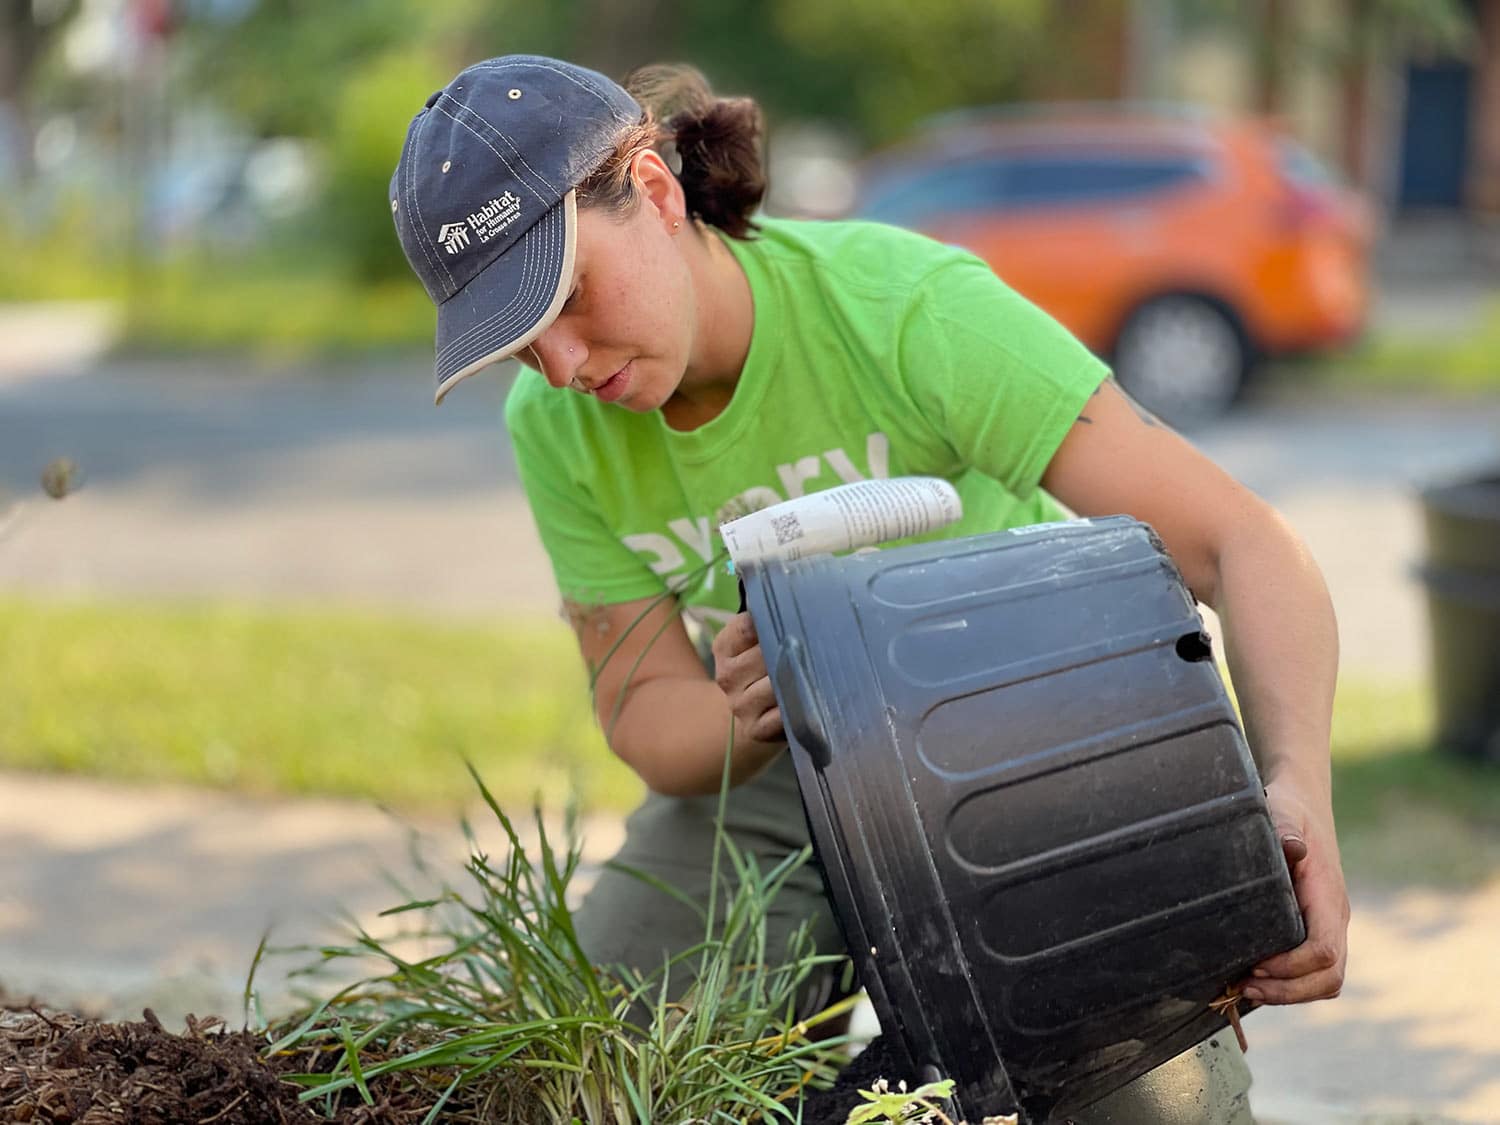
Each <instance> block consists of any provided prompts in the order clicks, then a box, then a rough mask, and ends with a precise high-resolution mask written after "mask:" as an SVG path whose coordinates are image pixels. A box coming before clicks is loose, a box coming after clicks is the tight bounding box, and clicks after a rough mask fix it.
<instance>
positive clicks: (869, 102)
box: [772, 0, 1048, 138]
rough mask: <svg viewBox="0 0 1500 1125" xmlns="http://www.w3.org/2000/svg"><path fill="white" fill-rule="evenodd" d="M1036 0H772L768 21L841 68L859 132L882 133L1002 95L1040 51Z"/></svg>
mask: <svg viewBox="0 0 1500 1125" xmlns="http://www.w3.org/2000/svg"><path fill="white" fill-rule="evenodd" d="M1047 7H1048V5H1047V4H1046V3H1044V2H1043V0H928V2H927V3H923V4H912V3H910V2H909V0H775V3H774V5H773V8H772V11H773V13H774V15H773V19H774V21H775V24H776V27H777V28H778V30H779V31H780V33H781V34H782V35H784V36H785V38H786V40H787V41H788V43H790V44H791V45H793V46H795V47H796V48H797V49H798V50H799V51H800V52H801V53H802V54H803V55H805V56H806V57H807V58H809V59H810V60H813V61H815V62H821V63H823V64H824V65H828V66H833V67H836V68H838V69H839V70H840V71H842V74H843V76H844V77H845V78H846V79H847V80H848V81H849V82H850V84H851V89H852V93H853V102H852V108H853V109H854V111H855V116H856V120H857V122H858V123H859V124H860V125H861V126H863V128H864V131H865V133H866V134H867V136H870V137H873V138H886V137H889V136H892V135H894V134H897V133H901V132H904V131H905V130H906V129H907V128H909V127H910V126H911V125H912V124H913V123H914V122H916V121H918V120H919V119H921V118H923V117H925V116H928V115H930V114H932V113H935V112H937V111H940V110H944V109H950V108H952V107H954V106H962V105H968V104H973V103H981V102H995V101H1003V100H1007V99H1011V98H1014V97H1016V96H1017V95H1018V94H1019V93H1020V86H1019V81H1018V80H1019V76H1020V74H1021V72H1022V70H1023V68H1024V66H1025V65H1026V63H1027V62H1028V60H1030V59H1032V58H1034V57H1035V55H1036V53H1037V52H1039V51H1043V50H1045V47H1046V44H1045V43H1044V42H1043V38H1044V36H1043V32H1044V30H1045V28H1046V15H1047Z"/></svg>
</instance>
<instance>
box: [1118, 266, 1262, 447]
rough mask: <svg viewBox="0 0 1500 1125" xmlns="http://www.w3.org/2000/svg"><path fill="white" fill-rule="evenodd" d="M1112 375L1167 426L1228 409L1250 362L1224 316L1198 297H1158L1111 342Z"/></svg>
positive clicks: (1241, 338) (1241, 340)
mask: <svg viewBox="0 0 1500 1125" xmlns="http://www.w3.org/2000/svg"><path fill="white" fill-rule="evenodd" d="M1114 360H1115V378H1117V379H1118V380H1119V381H1120V385H1121V386H1123V387H1124V388H1125V389H1126V390H1127V391H1128V392H1129V393H1130V395H1131V397H1132V398H1134V399H1135V400H1136V401H1137V402H1139V403H1140V404H1141V405H1142V406H1144V407H1145V408H1146V409H1147V410H1150V411H1151V412H1152V413H1153V414H1156V415H1158V416H1159V417H1161V418H1162V419H1163V420H1165V421H1166V422H1169V423H1171V424H1172V425H1179V426H1180V425H1190V424H1192V423H1194V422H1201V421H1205V420H1207V419H1209V418H1213V417H1216V416H1217V415H1219V414H1222V413H1223V412H1224V411H1225V410H1227V409H1228V408H1229V405H1230V403H1232V402H1233V401H1234V400H1235V398H1236V396H1237V395H1238V394H1239V393H1240V389H1241V388H1242V387H1243V386H1244V383H1245V375H1246V373H1247V371H1248V369H1249V366H1250V349H1249V348H1248V346H1247V345H1246V343H1245V338H1244V336H1243V335H1242V334H1241V332H1240V329H1239V326H1238V325H1237V324H1235V322H1234V321H1233V320H1232V319H1231V318H1230V316H1229V315H1228V314H1227V313H1225V312H1224V310H1222V309H1220V308H1219V307H1218V306H1216V305H1214V304H1213V303H1212V302H1210V301H1206V300H1204V299H1203V298H1201V297H1188V296H1177V297H1158V298H1156V299H1155V300H1152V301H1148V302H1147V303H1146V304H1144V305H1142V306H1141V307H1140V308H1138V309H1136V310H1135V312H1133V313H1131V315H1130V318H1129V319H1128V320H1127V321H1126V322H1125V327H1124V328H1122V329H1121V330H1120V336H1119V339H1118V340H1117V341H1116V343H1115V356H1114Z"/></svg>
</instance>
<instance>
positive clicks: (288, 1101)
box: [0, 1007, 425, 1125]
mask: <svg viewBox="0 0 1500 1125" xmlns="http://www.w3.org/2000/svg"><path fill="white" fill-rule="evenodd" d="M144 1015H145V1018H144V1019H143V1020H141V1021H140V1022H138V1023H99V1022H97V1021H94V1020H86V1019H82V1018H80V1017H78V1016H75V1015H71V1014H68V1013H65V1012H53V1011H47V1010H45V1009H42V1008H36V1007H33V1008H29V1009H22V1010H18V1009H11V1010H8V1011H0V1121H5V1122H26V1123H28V1125H32V1123H35V1125H314V1123H317V1122H323V1121H328V1120H330V1118H325V1117H322V1116H319V1114H317V1113H315V1112H314V1111H313V1110H312V1109H310V1108H309V1107H307V1106H305V1105H303V1104H301V1103H299V1102H298V1101H297V1093H298V1088H297V1087H296V1086H293V1085H290V1084H289V1083H286V1082H283V1081H281V1079H280V1077H279V1075H280V1074H281V1073H283V1072H294V1071H305V1070H306V1069H307V1062H306V1060H305V1059H302V1060H299V1059H295V1058H288V1059H282V1060H276V1061H275V1062H267V1061H266V1060H265V1059H264V1058H262V1057H261V1053H260V1051H261V1048H262V1047H264V1046H265V1040H264V1039H262V1038H261V1037H259V1036H256V1035H253V1034H251V1033H249V1032H243V1031H239V1032H230V1031H225V1030H223V1021H221V1020H217V1019H209V1020H197V1019H194V1018H193V1017H192V1016H189V1017H188V1026H187V1030H186V1031H185V1032H183V1033H181V1034H177V1033H173V1032H170V1031H167V1030H166V1029H165V1028H164V1027H162V1025H161V1023H160V1022H159V1021H158V1020H157V1019H156V1017H155V1016H154V1015H152V1014H151V1011H150V1010H149V1009H147V1010H146V1012H145V1013H144ZM424 1113H425V1109H424V1108H422V1107H418V1106H415V1105H412V1104H410V1103H407V1104H401V1102H400V1099H399V1097H398V1098H397V1099H395V1100H387V1101H383V1102H382V1101H377V1102H376V1104H375V1105H373V1106H367V1105H364V1104H362V1103H360V1104H356V1105H353V1106H350V1107H348V1108H346V1109H341V1110H339V1111H338V1115H337V1116H336V1117H334V1118H332V1119H331V1120H334V1121H337V1122H341V1123H345V1125H410V1123H412V1122H416V1121H420V1120H421V1119H422V1116H423V1114H424Z"/></svg>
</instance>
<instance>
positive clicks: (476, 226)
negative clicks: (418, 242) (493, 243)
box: [437, 191, 521, 254]
mask: <svg viewBox="0 0 1500 1125" xmlns="http://www.w3.org/2000/svg"><path fill="white" fill-rule="evenodd" d="M520 217H521V198H520V196H518V195H516V194H515V193H514V192H509V191H508V192H506V193H505V194H504V195H502V196H500V197H499V198H498V199H492V200H490V201H489V202H488V203H486V204H485V205H484V206H483V207H481V208H480V209H479V210H478V211H475V212H473V213H472V214H470V215H469V216H468V217H467V218H466V219H465V220H464V221H463V222H461V223H444V224H443V225H442V226H441V227H439V228H438V235H437V237H438V241H439V242H440V243H442V245H443V249H444V250H446V251H448V253H450V254H457V253H458V252H459V251H460V250H462V249H463V248H464V247H466V246H468V245H469V242H470V240H471V237H472V236H478V238H479V241H480V242H488V241H489V240H490V239H492V238H494V237H495V236H496V235H498V234H500V233H501V232H502V231H504V230H505V228H506V227H508V226H510V224H511V223H513V222H515V221H516V220H517V219H518V218H520ZM471 232H472V235H471Z"/></svg>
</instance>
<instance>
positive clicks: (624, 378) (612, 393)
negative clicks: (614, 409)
mask: <svg viewBox="0 0 1500 1125" xmlns="http://www.w3.org/2000/svg"><path fill="white" fill-rule="evenodd" d="M629 387H630V364H628V363H627V364H626V365H625V366H624V367H622V368H620V370H618V371H616V372H615V373H614V374H613V375H611V376H610V377H609V378H608V379H606V380H604V382H602V383H600V384H599V385H598V386H597V387H595V388H594V390H593V393H594V394H595V395H596V396H597V397H598V399H599V401H600V402H614V401H615V400H616V399H617V398H619V397H620V396H621V395H623V394H624V393H625V391H626V390H627V389H628V388H629Z"/></svg>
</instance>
